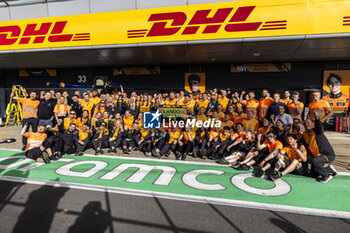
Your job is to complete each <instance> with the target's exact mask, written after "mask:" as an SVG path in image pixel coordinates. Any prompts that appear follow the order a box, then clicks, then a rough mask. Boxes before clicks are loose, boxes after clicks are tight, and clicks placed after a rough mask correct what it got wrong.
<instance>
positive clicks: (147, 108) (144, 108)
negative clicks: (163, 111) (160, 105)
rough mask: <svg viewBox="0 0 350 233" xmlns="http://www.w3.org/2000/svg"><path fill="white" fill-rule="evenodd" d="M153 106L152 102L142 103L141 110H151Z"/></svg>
mask: <svg viewBox="0 0 350 233" xmlns="http://www.w3.org/2000/svg"><path fill="white" fill-rule="evenodd" d="M150 108H151V104H150V103H147V104H142V105H141V107H140V111H141V112H149V111H150Z"/></svg>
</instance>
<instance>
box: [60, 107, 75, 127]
mask: <svg viewBox="0 0 350 233" xmlns="http://www.w3.org/2000/svg"><path fill="white" fill-rule="evenodd" d="M76 116H77V115H76V113H75V112H74V111H70V112H69V116H68V117H66V118H64V122H63V127H64V129H66V130H67V129H68V128H69V126H70V125H71V124H75V125H76V124H77V119H76ZM58 119H60V118H58Z"/></svg>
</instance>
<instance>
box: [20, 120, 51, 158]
mask: <svg viewBox="0 0 350 233" xmlns="http://www.w3.org/2000/svg"><path fill="white" fill-rule="evenodd" d="M27 127H28V124H25V125H24V127H23V128H22V131H21V135H22V136H23V137H26V138H27V145H26V148H25V155H26V157H27V158H29V159H33V160H35V161H37V162H39V163H50V157H51V156H52V151H51V148H50V147H49V146H48V145H47V143H46V138H47V135H46V133H45V127H46V126H45V125H39V127H38V130H37V132H35V133H33V132H26V130H27ZM43 152H47V153H43Z"/></svg>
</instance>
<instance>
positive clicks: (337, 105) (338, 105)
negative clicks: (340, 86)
mask: <svg viewBox="0 0 350 233" xmlns="http://www.w3.org/2000/svg"><path fill="white" fill-rule="evenodd" d="M322 99H323V100H325V101H327V102H328V103H329V105H330V106H331V108H332V109H333V110H334V111H335V112H343V111H344V109H345V108H346V107H348V106H349V98H348V97H346V96H345V95H344V94H342V95H341V96H340V97H339V98H336V99H334V98H331V97H330V96H329V95H326V96H324V97H323V98H322Z"/></svg>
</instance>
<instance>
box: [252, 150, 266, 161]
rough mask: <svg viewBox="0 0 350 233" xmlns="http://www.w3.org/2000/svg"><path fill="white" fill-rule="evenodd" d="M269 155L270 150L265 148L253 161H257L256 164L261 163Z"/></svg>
mask: <svg viewBox="0 0 350 233" xmlns="http://www.w3.org/2000/svg"><path fill="white" fill-rule="evenodd" d="M268 155H269V149H268V148H264V149H262V150H261V151H259V154H258V155H257V156H255V157H254V158H253V160H254V161H255V163H260V162H261V161H263V159H264V158H266V156H268Z"/></svg>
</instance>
